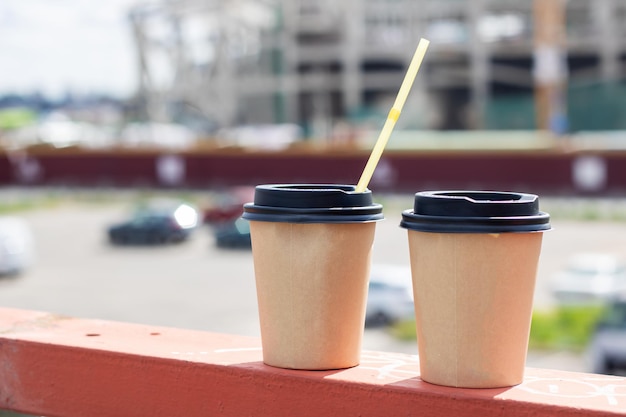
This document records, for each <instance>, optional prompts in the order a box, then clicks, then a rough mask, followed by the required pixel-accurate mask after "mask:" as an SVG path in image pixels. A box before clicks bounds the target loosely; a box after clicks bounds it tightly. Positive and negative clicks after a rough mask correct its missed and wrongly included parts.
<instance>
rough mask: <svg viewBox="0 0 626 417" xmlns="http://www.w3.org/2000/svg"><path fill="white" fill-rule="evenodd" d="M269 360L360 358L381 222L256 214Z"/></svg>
mask: <svg viewBox="0 0 626 417" xmlns="http://www.w3.org/2000/svg"><path fill="white" fill-rule="evenodd" d="M250 227H251V237H252V253H253V258H254V271H255V277H256V287H257V298H258V304H259V319H260V324H261V341H262V345H263V361H264V362H265V363H266V364H268V365H272V366H277V367H281V368H292V369H339V368H348V367H352V366H356V365H358V364H359V359H360V353H361V352H360V351H361V342H362V338H363V327H364V321H365V303H366V300H367V286H368V279H369V268H370V256H371V248H372V244H373V241H374V232H375V227H376V224H375V223H355V224H298V223H274V222H261V221H251V222H250Z"/></svg>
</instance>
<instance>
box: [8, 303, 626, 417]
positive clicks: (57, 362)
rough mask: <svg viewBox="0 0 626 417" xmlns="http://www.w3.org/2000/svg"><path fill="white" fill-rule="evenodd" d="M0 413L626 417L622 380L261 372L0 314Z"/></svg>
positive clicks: (393, 357) (253, 359) (165, 331)
mask: <svg viewBox="0 0 626 417" xmlns="http://www.w3.org/2000/svg"><path fill="white" fill-rule="evenodd" d="M0 409H9V410H15V411H18V412H24V413H29V414H36V415H47V416H59V417H85V416H89V417H121V416H124V417H125V416H142V417H143V416H151V417H158V416H167V417H171V416H185V417H194V416H214V415H219V416H237V417H240V416H257V415H258V416H303V417H306V416H316V417H318V416H396V415H423V416H528V415H544V416H545V415H556V414H558V415H564V416H574V415H585V416H595V415H597V416H601V415H616V414H624V415H626V378H622V377H615V376H607V375H596V374H585V373H573V372H563V371H556V370H546V369H533V368H527V370H526V376H525V380H524V382H523V383H522V384H520V385H517V386H515V387H510V388H499V389H459V388H449V387H442V386H437V385H432V384H429V383H426V382H423V381H422V380H421V379H420V376H419V359H418V357H417V356H415V355H406V354H400V353H389V352H370V351H364V352H363V354H362V358H361V364H360V365H359V366H357V367H355V368H350V369H344V370H334V371H295V370H287V369H279V368H274V367H270V366H267V365H264V364H263V362H262V352H261V344H260V339H258V338H254V337H244V336H235V335H226V334H215V333H207V332H202V331H194V330H185V329H177V328H166V327H156V326H149V325H140V324H130V323H120V322H111V321H103V320H90V319H81V318H71V317H64V316H58V315H54V314H50V313H45V312H37V311H28V310H17V309H7V308H0Z"/></svg>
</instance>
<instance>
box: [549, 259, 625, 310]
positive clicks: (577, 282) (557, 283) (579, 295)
mask: <svg viewBox="0 0 626 417" xmlns="http://www.w3.org/2000/svg"><path fill="white" fill-rule="evenodd" d="M551 285H552V294H553V296H554V297H555V298H556V299H557V300H559V301H561V302H604V301H610V300H612V299H614V298H615V297H618V296H620V295H621V294H626V263H625V262H624V260H622V259H620V258H619V257H617V256H616V255H613V254H608V253H582V254H577V255H575V256H573V257H572V258H571V259H570V260H569V262H568V263H567V265H566V266H565V268H564V269H563V270H562V271H560V272H559V273H558V274H556V275H555V276H554V277H553V279H552V283H551Z"/></svg>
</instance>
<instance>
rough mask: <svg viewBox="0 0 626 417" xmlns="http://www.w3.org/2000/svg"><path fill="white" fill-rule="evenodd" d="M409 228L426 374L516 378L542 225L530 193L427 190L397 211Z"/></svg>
mask: <svg viewBox="0 0 626 417" xmlns="http://www.w3.org/2000/svg"><path fill="white" fill-rule="evenodd" d="M400 226H401V227H403V228H406V229H407V230H408V238H409V251H410V258H411V271H412V275H413V291H414V299H415V319H416V326H417V342H418V350H419V357H420V373H421V378H422V379H423V380H424V381H427V382H430V383H433V384H439V385H446V386H453V387H464V388H496V387H506V386H512V385H516V384H519V383H521V382H522V380H523V377H524V368H525V363H526V353H527V350H528V337H529V332H530V321H531V314H532V302H533V294H534V288H535V280H536V273H537V264H538V260H539V255H540V251H541V241H542V237H543V234H542V233H541V232H543V231H546V230H549V229H550V217H549V215H548V214H547V213H543V212H540V211H539V199H538V197H537V196H536V195H532V194H523V193H512V192H485V191H429V192H421V193H417V194H416V195H415V202H414V208H413V210H406V211H404V212H403V214H402V221H401V223H400Z"/></svg>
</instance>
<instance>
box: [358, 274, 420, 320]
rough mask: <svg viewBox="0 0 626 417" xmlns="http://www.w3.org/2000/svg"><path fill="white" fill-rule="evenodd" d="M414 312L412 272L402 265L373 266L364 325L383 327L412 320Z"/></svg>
mask: <svg viewBox="0 0 626 417" xmlns="http://www.w3.org/2000/svg"><path fill="white" fill-rule="evenodd" d="M414 311H415V307H414V305H413V284H412V281H411V268H410V267H409V266H402V265H387V264H374V265H372V268H371V272H370V283H369V292H368V296H367V309H366V313H365V325H366V326H376V325H379V326H380V325H389V324H393V323H395V322H397V321H401V320H413V319H415V315H414Z"/></svg>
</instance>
